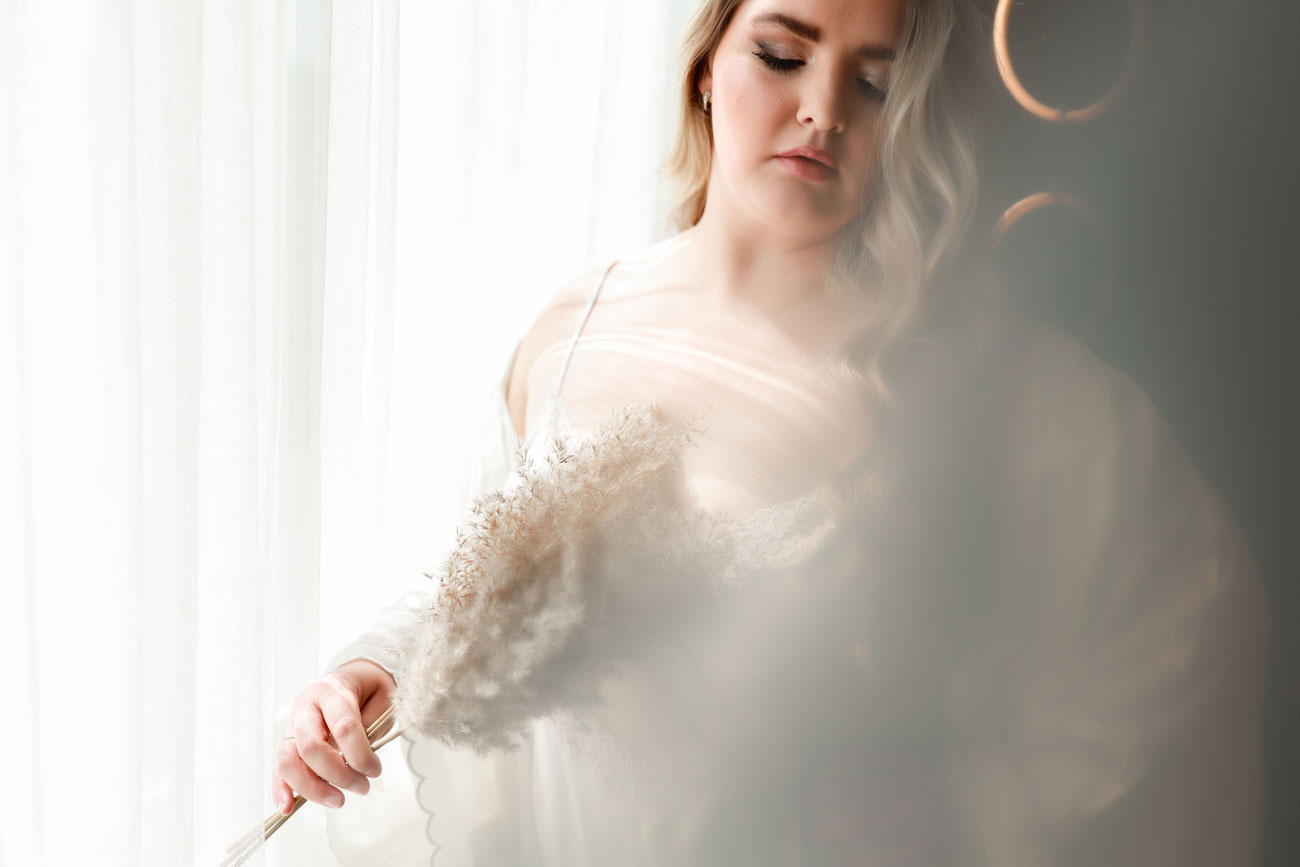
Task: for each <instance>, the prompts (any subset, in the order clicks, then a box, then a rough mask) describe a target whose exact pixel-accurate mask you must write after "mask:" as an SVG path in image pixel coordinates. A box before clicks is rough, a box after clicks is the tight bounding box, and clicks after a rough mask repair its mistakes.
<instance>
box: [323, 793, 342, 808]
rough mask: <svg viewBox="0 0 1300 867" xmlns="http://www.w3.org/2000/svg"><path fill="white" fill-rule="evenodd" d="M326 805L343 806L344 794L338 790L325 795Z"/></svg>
mask: <svg viewBox="0 0 1300 867" xmlns="http://www.w3.org/2000/svg"><path fill="white" fill-rule="evenodd" d="M325 806H327V807H333V808H334V809H336V810H337V809H338V808H339V807H342V806H343V796H342V795H340V794H339V793H338V792H330V793H329V794H328V795H326V796H325Z"/></svg>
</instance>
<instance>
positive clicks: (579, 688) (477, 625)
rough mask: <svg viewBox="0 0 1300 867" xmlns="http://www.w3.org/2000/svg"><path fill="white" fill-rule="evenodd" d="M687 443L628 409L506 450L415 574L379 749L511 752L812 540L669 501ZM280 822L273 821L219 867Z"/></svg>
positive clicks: (680, 432)
mask: <svg viewBox="0 0 1300 867" xmlns="http://www.w3.org/2000/svg"><path fill="white" fill-rule="evenodd" d="M698 433H699V431H698V430H697V429H696V428H695V427H694V426H693V425H692V424H691V423H689V422H681V423H664V422H661V421H660V420H659V418H658V416H657V412H656V410H655V408H654V407H653V406H650V405H638V404H630V405H627V406H625V407H623V408H621V409H618V410H615V411H614V412H613V413H612V415H611V416H610V418H609V419H608V420H607V421H606V422H605V423H604V424H602V425H601V426H600V427H599V428H597V430H596V431H595V432H594V434H593V435H592V436H591V437H589V438H586V439H582V440H577V441H570V440H567V439H565V438H563V437H558V436H557V437H556V438H555V439H554V440H553V441H552V442H551V443H550V445H551V446H552V448H551V449H550V450H549V453H548V455H547V456H546V458H545V460H544V461H543V462H542V463H541V464H540V465H538V464H536V463H534V462H533V461H531V460H530V459H529V458H528V457H527V455H526V454H525V453H524V451H523V449H522V448H520V449H519V450H518V451H517V452H516V455H515V460H514V471H513V473H512V476H511V480H510V483H509V484H508V485H507V486H506V487H505V488H503V489H502V490H498V491H494V492H492V493H490V494H487V495H485V496H482V497H479V498H478V499H476V500H475V501H474V504H473V507H472V509H471V513H470V516H469V518H468V520H467V522H466V523H465V524H464V525H463V526H462V527H461V529H460V530H459V532H458V533H457V536H456V544H455V546H454V548H453V549H452V552H451V554H450V556H448V558H447V560H446V562H445V563H444V564H443V565H442V567H441V568H440V569H439V570H438V571H437V572H436V573H435V574H433V575H430V576H429V577H430V578H433V579H435V580H437V582H438V589H437V592H436V594H435V598H434V602H433V605H432V606H431V608H430V609H429V610H428V611H427V612H426V613H425V616H424V619H423V622H422V623H421V627H420V630H419V633H418V635H417V636H416V638H415V640H414V641H413V642H412V644H411V645H410V646H408V647H405V648H403V649H402V652H401V656H400V660H399V671H398V676H397V689H396V691H395V693H394V696H393V708H391V709H390V711H392V710H395V711H396V716H397V719H398V720H399V722H400V725H401V729H400V730H395V731H393V732H390V733H389V734H388V735H387V736H386V737H385V738H384V739H383V741H382V743H387V742H388V741H389V740H391V739H392V738H394V737H396V736H397V735H398V734H399V731H400V732H406V733H412V732H413V733H418V734H420V735H422V736H424V737H428V738H434V739H436V740H438V741H441V742H442V743H444V744H446V745H448V746H451V747H457V748H466V747H467V748H471V749H473V750H474V751H475V752H477V753H479V754H480V755H481V754H486V753H488V752H491V751H493V750H508V749H513V748H515V747H518V746H519V745H520V743H521V742H522V740H523V738H524V737H525V735H526V732H527V731H528V729H529V727H530V725H531V723H532V721H533V720H534V719H536V718H539V717H545V716H547V715H550V714H552V713H555V712H557V711H560V710H565V711H572V710H581V709H583V708H590V707H594V706H598V705H599V704H600V703H601V701H602V697H601V687H602V684H603V683H604V682H605V681H606V680H607V678H609V677H610V676H611V675H614V674H616V673H617V671H618V667H619V664H620V663H621V662H623V661H626V660H629V659H631V658H634V657H635V656H636V655H637V654H638V653H639V652H640V651H642V650H643V649H644V648H645V647H646V646H647V645H649V644H650V643H652V642H653V641H654V640H655V637H656V636H657V635H659V634H661V632H662V627H663V624H664V623H668V622H672V621H673V620H674V618H677V617H681V616H689V614H690V612H691V611H692V610H693V609H695V608H696V606H697V605H698V604H699V603H700V602H702V601H703V600H705V599H706V598H707V597H710V596H712V595H714V594H716V593H717V592H718V591H719V590H721V589H723V588H732V589H736V588H738V587H740V586H742V585H743V584H745V583H747V582H748V581H751V580H754V579H755V576H756V575H757V574H759V573H761V572H762V571H763V568H764V566H769V567H770V566H774V565H779V564H780V563H781V562H782V561H783V560H788V559H789V558H790V557H792V556H796V555H799V554H800V552H802V551H806V550H808V549H809V548H810V547H813V546H815V545H816V544H817V541H818V539H820V538H821V537H823V536H824V535H825V532H826V530H827V529H828V528H829V525H827V524H825V522H822V523H821V524H820V527H821V528H822V531H821V532H811V529H812V527H814V526H817V524H816V521H815V520H814V524H813V525H808V526H805V523H806V519H807V514H806V513H808V512H810V511H813V510H811V509H809V508H808V506H809V505H811V502H812V500H811V499H808V501H807V502H804V503H800V504H799V505H800V508H798V509H786V510H782V509H780V508H779V507H774V508H773V510H772V511H771V512H770V514H765V515H762V519H761V520H754V519H751V520H750V521H745V522H738V521H734V520H731V519H729V518H727V517H726V516H724V515H723V514H722V513H720V512H710V511H706V510H701V509H696V508H685V509H683V508H678V507H677V506H675V504H674V503H673V502H672V500H673V496H672V494H671V493H670V492H671V491H672V490H673V489H674V488H676V487H677V483H678V481H679V480H680V475H679V474H680V468H681V458H682V452H683V450H684V449H685V448H686V447H688V446H689V445H691V444H693V443H694V441H695V438H696V436H697V435H698ZM806 499H807V498H806ZM786 505H787V506H790V505H794V504H786ZM790 539H793V540H794V544H793V545H791V544H789V541H790ZM386 718H387V715H386V716H385V719H386ZM376 731H377V729H376ZM375 743H376V744H379V743H380V742H379V741H375ZM302 803H303V799H302V798H301V797H299V798H297V799H296V800H295V802H294V811H296V810H297V809H298V807H300V806H301V805H302ZM289 815H292V812H291V813H290V814H289ZM287 819H288V816H280V815H279V814H273V815H272V816H271V817H269V818H268V819H267V821H266V823H265V825H264V826H263V828H262V829H255V830H254V831H252V832H250V833H249V834H248V835H245V837H243V838H241V839H240V840H239V841H237V842H236V843H235V844H234V845H232V846H231V858H228V859H227V862H226V864H238V863H242V861H243V860H244V859H245V858H247V857H248V855H250V854H251V853H252V851H254V850H255V849H256V847H257V845H260V843H261V841H262V840H264V839H266V838H269V837H270V836H271V834H273V833H275V830H277V829H278V828H279V827H281V826H282V825H283V824H284V821H285V820H287ZM232 859H233V860H232Z"/></svg>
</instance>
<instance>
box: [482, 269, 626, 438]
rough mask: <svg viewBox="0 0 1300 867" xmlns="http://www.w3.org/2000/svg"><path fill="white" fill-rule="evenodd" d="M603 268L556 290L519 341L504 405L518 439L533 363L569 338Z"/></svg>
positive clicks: (590, 271)
mask: <svg viewBox="0 0 1300 867" xmlns="http://www.w3.org/2000/svg"><path fill="white" fill-rule="evenodd" d="M607 267H608V263H605V264H602V265H599V266H596V267H593V268H591V269H589V270H587V271H585V272H583V273H582V274H579V275H577V276H575V277H574V278H572V279H571V280H569V281H567V282H566V283H564V284H563V285H561V286H560V287H559V288H558V289H556V290H555V291H554V292H553V293H552V294H551V296H550V297H549V298H548V299H547V300H546V302H545V303H544V304H543V305H542V307H541V309H540V311H539V312H538V314H537V317H536V318H535V319H534V320H533V323H532V325H531V326H529V328H528V329H527V330H526V331H525V332H524V334H523V337H521V338H520V340H519V344H518V346H517V347H516V348H515V354H514V362H513V364H512V365H511V367H510V373H509V376H508V378H507V382H506V406H507V408H508V409H509V410H510V420H511V421H512V422H513V423H514V427H515V433H516V434H518V435H519V436H521V437H522V436H523V433H524V427H525V419H526V418H527V414H528V392H529V380H530V376H531V374H532V371H533V367H534V364H535V362H536V361H537V359H538V358H539V357H541V356H542V355H543V354H544V353H545V352H547V351H549V350H551V349H553V348H554V347H556V346H559V345H563V344H564V343H565V342H566V341H568V340H569V339H570V338H572V337H573V334H574V332H575V331H577V329H578V326H579V325H580V324H581V322H582V316H583V313H585V312H586V309H587V304H588V303H589V302H590V301H591V295H592V293H593V292H594V291H595V289H596V284H597V282H598V281H599V280H600V278H601V275H602V274H604V272H605V268H607Z"/></svg>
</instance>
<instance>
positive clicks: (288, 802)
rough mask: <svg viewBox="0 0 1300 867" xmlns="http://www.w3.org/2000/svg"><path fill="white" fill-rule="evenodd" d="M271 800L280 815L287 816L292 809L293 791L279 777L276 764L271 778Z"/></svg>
mask: <svg viewBox="0 0 1300 867" xmlns="http://www.w3.org/2000/svg"><path fill="white" fill-rule="evenodd" d="M271 800H272V801H273V802H274V803H275V808H276V809H277V810H279V811H280V812H281V813H286V814H287V813H288V812H289V811H290V810H292V809H293V789H292V788H291V787H290V786H289V784H288V783H286V782H285V781H284V778H283V777H281V776H280V770H279V767H278V763H277V767H276V771H275V773H274V774H273V775H272V777H271Z"/></svg>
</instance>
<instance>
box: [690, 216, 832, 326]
mask: <svg viewBox="0 0 1300 867" xmlns="http://www.w3.org/2000/svg"><path fill="white" fill-rule="evenodd" d="M721 211H722V208H720V207H715V206H714V204H713V202H710V205H709V206H708V207H706V208H705V211H704V214H703V215H702V216H701V218H700V221H699V223H697V224H696V225H695V226H694V227H692V228H690V229H688V230H686V232H684V233H683V235H684V236H685V238H686V239H687V240H689V241H690V244H689V247H690V250H691V257H692V259H693V263H694V268H695V273H696V274H697V275H698V278H699V279H700V281H701V282H700V289H701V292H702V295H701V297H700V302H701V303H702V304H705V305H707V306H709V307H711V308H713V309H735V308H744V309H747V310H750V311H752V312H755V313H779V312H781V311H785V310H790V309H792V308H803V307H808V306H820V305H822V304H823V303H825V302H826V301H828V300H829V299H828V297H827V295H826V285H825V280H824V279H823V277H822V273H823V268H824V267H825V266H826V265H827V264H828V263H829V262H830V260H831V257H833V256H834V255H835V252H836V247H837V245H838V243H839V236H838V235H833V236H830V237H821V238H796V237H791V236H783V235H778V234H776V233H773V232H771V231H763V230H762V229H761V228H760V227H757V226H754V225H750V224H748V223H747V221H745V220H743V219H737V218H735V217H734V216H731V215H727V214H723V213H721Z"/></svg>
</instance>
